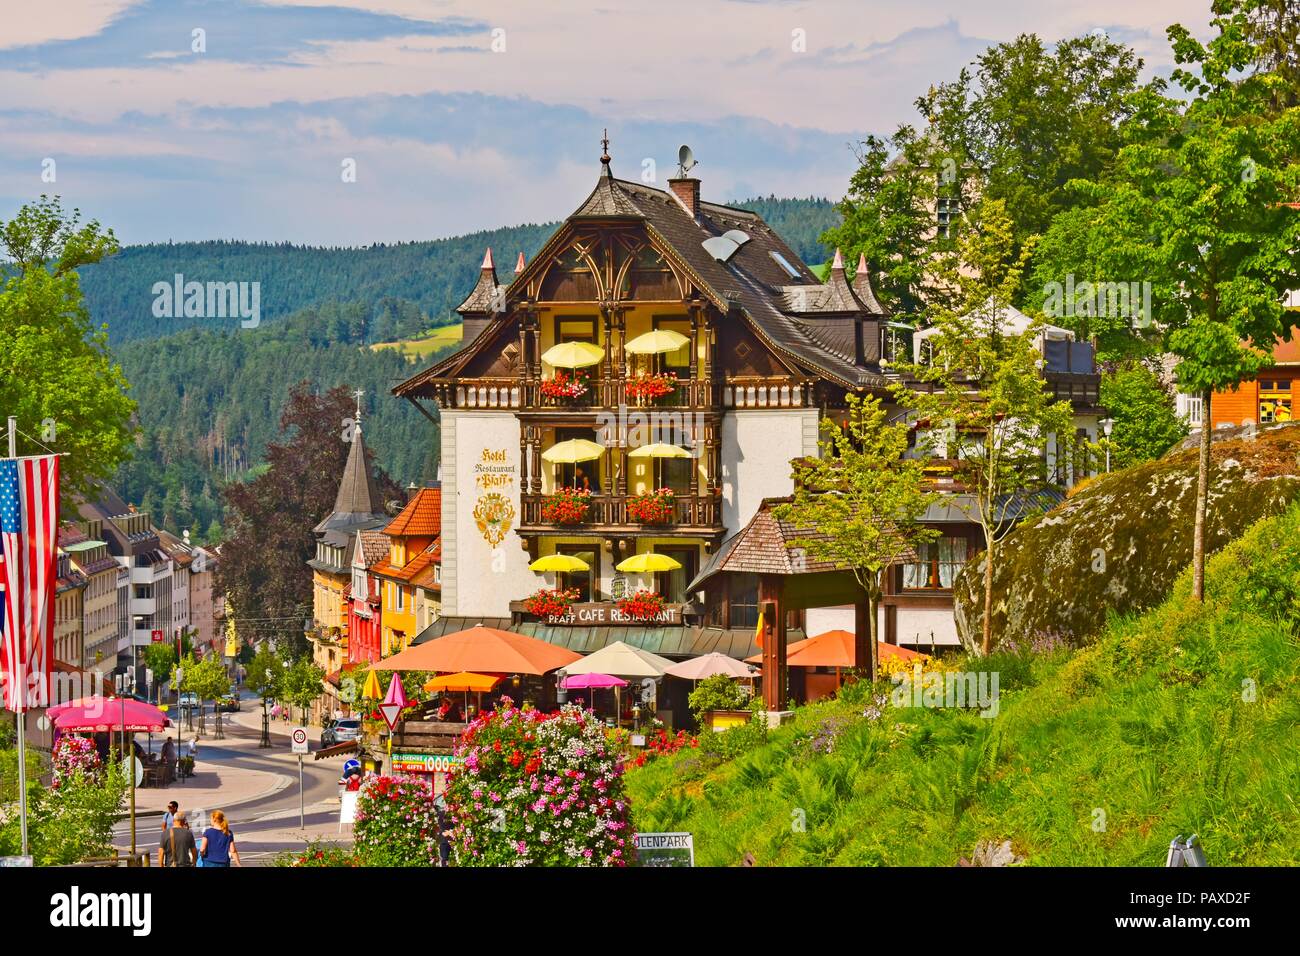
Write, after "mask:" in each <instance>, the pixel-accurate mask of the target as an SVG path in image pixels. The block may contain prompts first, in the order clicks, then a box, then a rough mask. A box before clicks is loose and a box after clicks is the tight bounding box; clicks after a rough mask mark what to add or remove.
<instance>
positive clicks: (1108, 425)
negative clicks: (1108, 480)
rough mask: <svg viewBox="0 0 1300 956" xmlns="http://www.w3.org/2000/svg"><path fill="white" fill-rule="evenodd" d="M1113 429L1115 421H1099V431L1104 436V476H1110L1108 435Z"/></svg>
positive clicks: (1108, 419) (1104, 419)
mask: <svg viewBox="0 0 1300 956" xmlns="http://www.w3.org/2000/svg"><path fill="white" fill-rule="evenodd" d="M1114 427H1115V419H1113V418H1103V419H1102V420H1101V430H1102V432H1103V434H1105V436H1106V474H1108V475H1109V474H1110V433H1111V429H1113V428H1114Z"/></svg>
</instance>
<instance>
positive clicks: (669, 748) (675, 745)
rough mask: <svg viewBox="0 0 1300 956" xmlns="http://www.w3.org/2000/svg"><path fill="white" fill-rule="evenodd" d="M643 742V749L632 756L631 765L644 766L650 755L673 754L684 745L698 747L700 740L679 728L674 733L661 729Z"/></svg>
mask: <svg viewBox="0 0 1300 956" xmlns="http://www.w3.org/2000/svg"><path fill="white" fill-rule="evenodd" d="M645 744H646V749H645V751H644V752H642V753H639V754H637V755H636V756H635V757H633V758H632V766H634V767H644V766H645V763H646V761H647V760H649V759H650V758H651V757H657V756H660V755H663V754H674V753H677V751H679V750H682V749H683V748H685V747H698V746H699V745H700V740H699V738H698V737H693V736H692V735H690V734H688V733H687V732H686V731H684V730H679V731H677V733H676V734H669V733H668V731H666V730H662V729H661V730H658V731H656V732H655V733H654V734H653V735H651V736H649V737H647V738H646V742H645Z"/></svg>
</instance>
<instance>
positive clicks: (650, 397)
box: [626, 372, 677, 401]
mask: <svg viewBox="0 0 1300 956" xmlns="http://www.w3.org/2000/svg"><path fill="white" fill-rule="evenodd" d="M626 390H627V397H628V398H640V399H645V400H646V401H654V400H655V399H657V398H663V397H664V396H665V395H671V394H672V393H673V392H675V391H677V373H676V372H665V373H664V374H662V375H652V374H650V373H648V372H642V373H641V374H640V375H638V376H637V377H636V378H634V379H631V380H630V381H629V382H628V383H627V386H626Z"/></svg>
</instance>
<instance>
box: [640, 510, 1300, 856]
mask: <svg viewBox="0 0 1300 956" xmlns="http://www.w3.org/2000/svg"><path fill="white" fill-rule="evenodd" d="M1081 573H1083V572H1081ZM1208 580H1209V584H1210V586H1209V596H1208V601H1207V603H1206V605H1205V606H1204V607H1200V606H1197V605H1195V604H1194V603H1193V602H1191V601H1190V599H1189V595H1190V574H1184V575H1183V577H1182V578H1180V579H1179V581H1178V583H1177V584H1176V586H1175V588H1174V592H1173V594H1172V596H1171V597H1170V599H1169V600H1168V601H1167V602H1166V603H1165V604H1163V605H1162V606H1160V607H1158V608H1156V609H1154V610H1152V611H1150V612H1148V613H1147V614H1144V615H1142V616H1140V617H1136V618H1130V619H1125V620H1113V621H1112V622H1111V623H1110V625H1109V626H1108V628H1107V629H1106V631H1105V633H1104V634H1103V635H1102V636H1101V637H1100V638H1099V640H1098V641H1097V642H1096V643H1094V644H1092V645H1090V646H1088V647H1087V648H1085V649H1083V650H1080V651H1076V652H1073V653H1071V652H1056V653H1055V654H1051V655H1047V656H1040V657H1037V658H1034V659H1031V658H1029V657H1013V656H1010V655H998V656H996V657H995V658H994V659H992V660H990V662H988V664H986V665H985V666H987V667H991V668H995V669H997V670H999V671H1000V673H1001V689H1002V696H1001V712H1000V714H999V716H997V717H996V718H994V719H991V720H990V719H984V718H981V717H979V716H977V715H976V714H975V713H974V712H971V711H965V712H963V711H956V710H920V709H894V708H887V709H886V710H885V711H884V715H883V717H882V718H881V719H879V720H878V721H872V720H869V719H866V718H864V717H863V716H862V713H863V709H864V704H863V703H862V702H857V703H853V702H850V701H847V700H836V701H830V702H825V703H822V704H819V705H813V706H810V707H807V708H802V709H801V710H800V711H799V715H798V719H797V721H796V723H795V724H794V725H793V726H787V727H784V728H781V729H780V730H779V731H774V732H772V733H771V734H770V735H769V736H768V740H767V743H766V744H764V745H762V746H760V747H758V748H757V749H754V750H752V751H750V752H749V753H747V754H745V755H743V756H740V757H738V758H736V759H734V760H731V761H729V762H726V763H722V764H721V765H716V764H714V765H711V761H710V760H708V759H707V758H704V757H702V756H701V754H700V752H699V751H686V752H683V753H681V754H678V755H676V756H675V757H673V758H667V759H661V760H658V761H651V762H650V763H649V764H647V765H646V766H645V767H644V768H641V769H637V770H633V771H632V772H631V773H630V774H629V778H628V783H629V789H630V793H631V796H632V800H633V806H634V807H635V808H636V824H637V827H638V829H640V830H644V831H659V830H690V831H693V832H694V833H695V835H696V847H697V850H696V858H697V862H698V863H700V864H701V865H735V864H738V863H739V862H740V861H741V859H742V858H743V856H744V854H745V853H746V852H752V853H753V854H754V856H755V858H756V860H757V863H758V864H759V865H808V864H819V863H834V864H850V865H864V864H866V865H870V864H885V865H909V864H910V865H931V866H951V865H953V864H954V863H956V862H957V860H958V859H959V858H961V857H967V858H969V857H970V856H971V854H972V851H973V849H974V847H975V846H976V844H977V843H979V842H980V841H983V840H995V841H998V842H1000V841H1002V840H1006V839H1010V840H1011V841H1012V845H1013V848H1014V849H1015V850H1016V852H1017V853H1019V854H1021V855H1023V856H1024V857H1025V858H1026V862H1027V863H1029V864H1039V865H1131V866H1160V865H1163V863H1164V856H1165V851H1166V849H1167V847H1168V844H1169V840H1170V839H1172V838H1173V837H1174V836H1175V835H1177V834H1183V835H1184V836H1186V835H1187V834H1190V833H1192V832H1197V833H1199V834H1200V835H1201V838H1202V842H1203V843H1204V845H1205V847H1206V853H1207V856H1208V859H1209V862H1210V865H1212V866H1213V865H1226V864H1234V863H1235V864H1266V865H1267V864H1295V863H1296V862H1297V861H1298V860H1300V850H1297V849H1296V847H1295V841H1294V833H1295V832H1296V829H1297V826H1298V825H1300V806H1298V803H1297V801H1298V800H1300V798H1298V797H1297V796H1296V794H1297V793H1300V746H1298V745H1300V643H1298V642H1297V639H1296V637H1295V635H1294V634H1293V633H1292V630H1291V623H1290V622H1294V621H1295V620H1296V619H1297V617H1300V614H1298V613H1297V612H1298V611H1300V597H1297V595H1300V506H1297V507H1293V508H1292V509H1291V510H1290V511H1288V512H1287V513H1286V514H1284V515H1282V516H1281V517H1277V518H1271V519H1265V520H1263V521H1261V522H1259V523H1258V524H1256V525H1255V526H1254V527H1252V528H1251V529H1250V531H1249V532H1248V533H1247V534H1246V535H1244V536H1243V537H1242V538H1240V539H1238V540H1237V541H1236V542H1234V543H1233V544H1231V545H1230V546H1229V547H1227V548H1226V549H1225V550H1224V551H1222V552H1221V553H1219V554H1218V555H1217V556H1215V557H1214V558H1213V559H1212V560H1211V562H1210V567H1209V574H1208ZM1279 595H1281V597H1279ZM1285 618H1289V619H1290V622H1287V623H1282V621H1283V620H1284V619H1285ZM980 666H981V665H980V664H972V665H971V667H972V669H978V668H979V667H980ZM1246 681H1253V682H1254V686H1255V688H1256V692H1255V698H1254V700H1253V702H1248V701H1246V700H1243V696H1249V695H1248V694H1247V695H1244V694H1243V687H1247V686H1249V685H1246V684H1244V683H1243V682H1246ZM837 721H840V722H844V723H845V725H846V726H845V729H843V730H842V731H841V732H840V734H839V736H838V737H837V738H836V740H835V743H834V746H833V749H832V752H831V753H830V754H829V755H824V756H822V755H806V754H807V748H806V747H804V746H802V745H801V744H800V738H804V739H805V740H806V739H807V738H808V737H809V736H810V734H811V733H815V732H816V731H817V729H818V728H819V727H824V726H826V725H827V724H828V722H829V723H832V724H833V723H835V722H837ZM797 810H802V811H803V812H804V814H805V815H806V820H807V826H806V832H803V833H797V832H793V828H792V825H791V823H792V820H794V819H795V816H796V811H797ZM1099 810H1100V811H1101V812H1102V813H1104V818H1103V817H1102V816H1101V815H1100V814H1099V813H1098V811H1099ZM1098 824H1104V828H1101V829H1098V828H1097V827H1098Z"/></svg>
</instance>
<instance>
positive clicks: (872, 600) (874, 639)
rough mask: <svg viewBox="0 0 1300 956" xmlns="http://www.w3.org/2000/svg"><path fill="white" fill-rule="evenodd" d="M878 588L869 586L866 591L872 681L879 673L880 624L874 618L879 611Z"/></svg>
mask: <svg viewBox="0 0 1300 956" xmlns="http://www.w3.org/2000/svg"><path fill="white" fill-rule="evenodd" d="M879 593H880V592H879V590H878V589H877V588H870V589H868V591H867V633H868V634H869V635H870V636H871V653H870V654H868V655H867V656H868V659H869V660H870V661H871V681H872V682H873V683H874V682H875V680H876V678H877V677H878V676H879V675H880V635H879V634H878V633H876V632H877V631H878V630H879V627H880V624H879V622H878V621H877V620H876V615H877V614H878V613H879V612H878V611H877V608H878V607H879V606H880V597H879Z"/></svg>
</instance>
